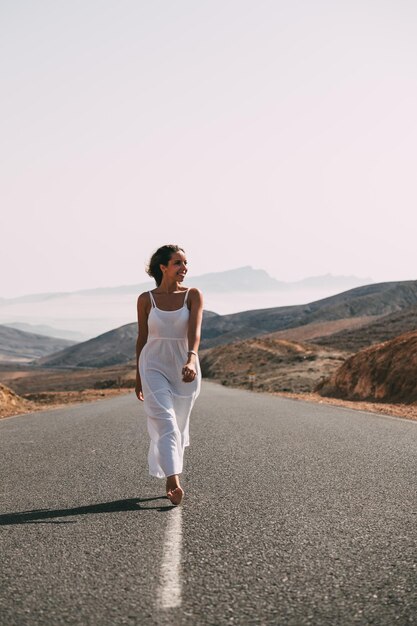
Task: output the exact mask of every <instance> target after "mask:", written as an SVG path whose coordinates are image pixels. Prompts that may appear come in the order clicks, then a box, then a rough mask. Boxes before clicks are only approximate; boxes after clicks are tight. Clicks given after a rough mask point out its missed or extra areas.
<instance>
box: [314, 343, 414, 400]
mask: <svg viewBox="0 0 417 626" xmlns="http://www.w3.org/2000/svg"><path fill="white" fill-rule="evenodd" d="M316 390H317V391H318V392H319V393H320V394H321V395H323V396H330V397H336V398H343V399H346V400H371V401H372V400H376V401H382V402H402V403H406V404H407V403H414V402H417V331H413V332H410V333H405V334H403V335H400V336H399V337H396V338H395V339H392V340H391V341H387V342H385V343H382V344H378V345H375V346H371V347H369V348H365V349H364V350H361V351H360V352H358V353H357V354H354V355H353V356H351V357H350V358H348V359H347V360H346V362H345V363H343V365H341V367H340V368H339V369H337V370H336V372H334V374H333V375H331V376H330V377H329V378H328V379H327V380H325V381H322V382H321V383H320V384H319V385H318V387H317V389H316Z"/></svg>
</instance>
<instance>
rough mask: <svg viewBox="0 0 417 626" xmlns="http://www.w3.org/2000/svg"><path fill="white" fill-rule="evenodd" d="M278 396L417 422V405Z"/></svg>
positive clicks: (298, 394)
mask: <svg viewBox="0 0 417 626" xmlns="http://www.w3.org/2000/svg"><path fill="white" fill-rule="evenodd" d="M274 395H276V396H283V397H285V398H292V399H294V400H305V401H306V402H317V403H318V404H332V405H334V406H343V407H345V408H347V409H354V410H356V411H369V412H370V413H382V414H384V415H392V416H393V417H403V418H405V419H410V420H415V421H417V404H416V403H414V404H387V403H385V402H384V403H382V402H363V401H359V400H340V399H338V398H324V397H322V396H320V395H319V394H318V393H314V392H312V393H275V394H274Z"/></svg>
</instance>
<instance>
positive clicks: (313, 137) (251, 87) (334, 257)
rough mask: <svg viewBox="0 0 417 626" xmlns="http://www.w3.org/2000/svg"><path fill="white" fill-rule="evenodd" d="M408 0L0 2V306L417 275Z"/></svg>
mask: <svg viewBox="0 0 417 626" xmlns="http://www.w3.org/2000/svg"><path fill="white" fill-rule="evenodd" d="M416 32H417V3H416V2H415V1H414V0H409V1H405V0H392V1H384V0H372V1H371V0H343V1H342V0H339V1H337V0H329V1H324V0H304V1H301V0H292V1H291V2H288V0H251V1H248V0H192V1H183V0H147V1H144V0H71V1H64V0H37V1H34V0H29V1H24V0H1V1H0V66H1V85H2V95H1V98H0V125H1V128H0V132H1V142H0V145H1V147H0V151H1V154H0V158H1V163H0V177H1V180H0V183H1V192H0V193H1V198H0V201H1V238H0V263H1V282H0V296H3V297H12V296H15V295H20V294H24V293H32V292H39V291H57V290H60V291H61V290H62V291H65V290H75V289H81V288H87V287H98V286H111V285H119V284H131V283H136V282H143V281H144V280H146V275H145V274H144V270H143V266H144V263H145V261H146V260H147V258H148V256H149V255H150V253H151V252H152V251H153V250H154V249H155V248H156V247H157V246H159V245H161V244H163V243H169V242H175V243H180V244H181V245H183V246H184V247H185V249H186V252H187V254H188V258H189V263H190V271H191V272H192V274H193V275H196V274H202V273H206V272H212V271H221V270H224V269H231V268H234V267H238V266H242V265H252V266H253V267H255V268H263V269H265V270H267V271H268V272H269V273H270V274H271V275H272V276H274V277H276V278H278V279H282V280H293V279H294V280H295V279H299V278H303V277H305V276H311V275H317V274H323V273H327V272H331V273H333V274H355V275H358V276H370V277H372V278H373V279H374V280H378V281H379V280H405V279H416V278H417V271H416V264H415V260H416V257H417V255H416V252H415V250H416V230H417V228H416V227H417V217H416V214H417V203H416V200H417V189H416V186H417V184H416V171H417V158H416V156H417V124H416V111H417V37H416Z"/></svg>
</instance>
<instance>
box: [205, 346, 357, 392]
mask: <svg viewBox="0 0 417 626" xmlns="http://www.w3.org/2000/svg"><path fill="white" fill-rule="evenodd" d="M346 356H347V355H346V354H345V353H342V352H340V351H334V350H329V349H327V348H321V347H318V346H314V345H309V344H305V343H300V342H294V341H287V340H284V339H274V338H272V337H257V338H254V339H249V340H246V341H241V342H237V343H233V344H229V345H227V346H218V347H216V348H211V349H209V350H204V351H203V352H202V353H201V369H202V373H203V376H205V377H207V378H213V379H215V380H217V381H219V382H221V383H223V384H224V385H231V386H235V387H246V388H248V389H256V390H259V391H295V392H303V391H311V390H312V389H313V388H314V387H315V386H316V385H317V383H318V381H319V380H320V379H322V378H323V377H326V376H329V375H330V374H331V373H332V372H333V371H334V370H335V369H337V368H338V367H339V366H340V365H341V363H343V361H344V360H345V358H346Z"/></svg>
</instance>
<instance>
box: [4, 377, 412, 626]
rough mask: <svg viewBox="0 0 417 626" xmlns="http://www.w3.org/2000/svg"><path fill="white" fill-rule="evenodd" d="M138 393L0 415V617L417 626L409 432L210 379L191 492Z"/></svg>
mask: <svg viewBox="0 0 417 626" xmlns="http://www.w3.org/2000/svg"><path fill="white" fill-rule="evenodd" d="M147 447H148V438H147V432H146V423H145V419H144V413H143V405H141V404H139V402H138V401H137V400H136V398H135V396H134V395H133V394H132V395H128V396H122V397H118V398H114V399H111V400H106V401H101V402H94V403H91V404H82V405H78V406H73V407H71V408H67V409H62V410H61V409H59V410H54V411H48V412H44V413H36V414H33V415H26V416H19V417H15V418H11V419H6V420H3V421H1V422H0V450H1V468H0V471H1V487H0V503H1V512H0V526H1V527H0V536H1V563H0V568H1V575H0V616H1V617H0V623H1V624H2V626H3V625H4V626H13V625H31V626H33V625H37V624H46V625H48V626H53V625H55V624H77V625H83V626H84V625H90V624H91V625H93V624H94V625H111V626H117V625H119V624H144V625H147V624H149V625H154V624H160V625H165V624H173V625H176V624H178V625H182V624H187V625H190V626H191V625H193V626H196V625H199V624H202V625H206V624H212V625H216V626H217V625H218V626H222V625H223V624H239V625H246V624H262V625H264V624H265V625H267V624H274V625H280V626H281V625H293V626H302V625H304V624H312V625H314V626H320V625H322V624H323V625H331V626H335V625H339V624H340V625H341V626H348V625H349V624H375V625H378V626H383V625H387V626H388V625H389V626H392V625H394V624H400V625H403V624H407V625H409V624H417V547H416V544H417V541H416V539H417V519H416V510H417V506H416V505H417V495H416V474H417V471H416V467H417V462H416V459H417V424H416V423H413V422H409V421H406V420H402V419H399V418H390V417H387V416H379V415H375V414H369V413H362V412H356V411H350V410H348V409H342V408H336V407H333V406H329V405H320V404H309V403H305V402H301V401H295V400H287V399H282V398H278V397H273V396H268V395H262V394H256V393H250V392H244V391H238V390H230V389H226V388H224V387H221V386H216V385H214V384H210V383H205V384H204V386H203V391H202V394H201V396H200V398H199V399H198V401H197V403H196V406H195V408H194V412H193V415H192V424H191V447H190V448H189V449H188V450H187V452H186V464H185V471H184V478H183V484H184V486H185V489H186V499H185V501H184V504H183V505H182V506H181V507H178V508H175V507H171V505H170V503H169V501H168V500H166V499H165V498H163V497H161V496H163V494H164V485H163V482H162V481H158V480H157V479H154V478H150V477H149V476H148V475H147V465H146V455H147Z"/></svg>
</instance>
